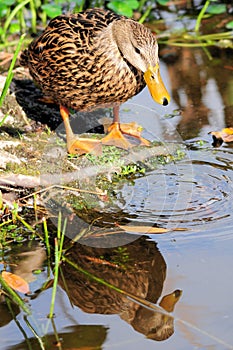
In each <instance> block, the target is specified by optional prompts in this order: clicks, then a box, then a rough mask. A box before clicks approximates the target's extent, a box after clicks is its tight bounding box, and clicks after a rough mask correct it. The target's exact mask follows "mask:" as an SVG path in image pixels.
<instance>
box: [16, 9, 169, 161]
mask: <svg viewBox="0 0 233 350" xmlns="http://www.w3.org/2000/svg"><path fill="white" fill-rule="evenodd" d="M20 61H21V65H23V66H26V67H28V68H29V71H30V74H31V76H32V77H33V79H34V81H35V83H36V84H37V85H39V87H40V88H41V90H42V92H43V94H44V95H45V96H46V97H47V98H50V99H51V100H52V101H54V102H56V103H58V104H59V105H60V112H61V116H62V118H63V121H64V125H65V129H66V138H67V148H68V152H69V153H79V154H82V153H87V152H91V151H93V152H94V151H95V149H96V147H97V148H98V145H99V144H108V145H116V146H118V147H122V148H125V149H127V148H129V147H131V146H132V145H131V144H130V142H129V141H128V140H127V137H125V136H124V134H126V135H130V136H134V137H136V138H137V139H139V140H140V142H141V143H142V144H145V145H148V144H149V142H148V141H147V140H145V139H144V138H142V137H141V135H140V132H139V131H138V129H137V128H135V130H134V128H130V127H128V126H127V125H126V124H120V121H119V105H120V104H121V103H122V102H125V101H127V100H128V99H129V98H131V97H133V96H134V95H136V94H138V93H139V92H140V91H141V90H142V89H143V88H144V87H145V85H146V84H147V86H148V88H149V90H150V93H151V95H152V97H153V99H154V100H155V101H156V102H158V103H160V104H162V105H164V106H166V105H167V104H168V102H169V100H170V97H169V94H168V92H167V90H166V88H165V86H164V84H163V82H162V79H161V77H160V72H159V59H158V44H157V41H156V38H155V36H154V35H153V34H152V33H151V31H150V30H149V29H148V28H146V27H145V26H144V25H142V24H139V23H138V22H136V21H134V20H132V19H129V18H127V17H124V16H120V15H117V14H115V13H113V12H111V11H108V10H103V9H97V8H95V9H89V10H86V11H83V12H80V13H77V14H66V15H61V16H58V17H56V18H54V19H52V20H51V21H50V23H49V24H48V26H47V28H46V29H45V30H44V32H43V33H42V34H41V35H40V36H39V37H38V38H36V39H35V40H34V41H32V43H31V44H30V45H29V47H28V49H26V50H24V51H23V52H22V54H21V58H20ZM103 106H112V107H113V117H114V119H113V124H112V125H111V126H110V127H109V130H108V134H107V135H106V136H105V137H103V138H102V140H93V139H89V138H80V137H78V135H74V134H73V132H72V129H71V126H70V122H69V110H68V108H72V109H74V110H77V111H87V110H91V109H95V108H97V107H103Z"/></svg>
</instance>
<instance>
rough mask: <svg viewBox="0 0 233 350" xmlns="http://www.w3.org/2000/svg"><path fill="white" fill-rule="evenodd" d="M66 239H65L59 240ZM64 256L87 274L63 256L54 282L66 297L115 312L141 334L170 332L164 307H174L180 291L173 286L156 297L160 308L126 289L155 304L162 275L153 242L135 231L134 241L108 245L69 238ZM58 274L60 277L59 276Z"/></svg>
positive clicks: (93, 309)
mask: <svg viewBox="0 0 233 350" xmlns="http://www.w3.org/2000/svg"><path fill="white" fill-rule="evenodd" d="M70 244H71V241H70V240H68V239H67V240H66V243H65V246H66V247H67V246H69V245H70ZM67 258H68V259H69V261H71V262H72V263H73V264H76V265H77V266H78V267H79V268H80V269H82V270H85V271H86V272H87V273H88V274H89V277H87V275H85V274H84V273H83V272H80V271H79V270H77V269H75V268H74V266H72V265H70V264H69V263H68V262H65V263H63V264H62V266H61V269H62V274H60V279H59V283H60V285H61V286H62V288H63V289H64V290H66V292H67V293H68V295H69V298H70V300H71V302H72V303H73V304H74V305H76V306H78V307H79V308H80V309H82V310H83V311H84V312H87V313H96V314H109V315H110V314H111V315H112V314H118V315H119V316H120V317H121V318H122V319H123V320H124V321H126V322H127V323H129V324H131V325H132V327H133V328H134V329H135V330H136V331H137V332H140V333H142V334H144V335H145V336H146V337H148V338H150V339H154V340H157V341H161V340H165V339H167V338H169V337H170V336H171V335H172V334H173V333H174V318H173V317H172V316H169V315H168V313H167V312H171V311H173V309H174V306H175V304H176V302H177V301H178V300H179V298H180V295H181V291H180V290H176V291H174V292H172V293H171V294H169V295H166V296H164V297H163V298H162V300H161V301H160V306H161V307H162V308H163V309H164V310H166V313H164V314H163V313H162V312H160V311H159V309H158V310H157V311H155V310H153V309H151V308H148V307H145V306H143V305H142V304H140V303H139V302H135V301H134V300H132V299H131V298H129V297H128V296H127V295H126V294H130V295H134V296H135V297H136V298H139V299H142V300H147V301H148V302H151V303H153V304H156V303H157V302H158V300H159V298H160V297H161V294H162V290H163V284H164V281H165V278H166V263H165V260H164V258H163V256H162V255H161V253H160V251H159V250H158V248H157V244H156V243H155V242H153V241H149V240H148V239H147V237H145V236H141V237H140V238H139V239H136V240H135V241H133V242H131V243H129V244H127V245H124V246H121V247H114V248H95V247H90V246H85V245H83V244H79V243H73V244H71V247H70V248H69V249H68V250H67ZM91 275H92V276H95V277H98V278H100V279H102V280H104V281H106V282H108V283H110V284H111V285H113V286H115V287H117V288H119V289H121V290H123V291H124V292H126V294H122V293H120V292H118V291H116V290H114V289H112V288H110V287H108V286H106V285H104V284H101V283H100V282H98V281H95V280H93V278H91V277H90V276H91ZM61 276H62V277H61Z"/></svg>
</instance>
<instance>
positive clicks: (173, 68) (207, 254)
mask: <svg viewBox="0 0 233 350" xmlns="http://www.w3.org/2000/svg"><path fill="white" fill-rule="evenodd" d="M176 55H177V56H176V60H175V61H174V62H173V63H172V64H171V63H170V64H168V65H165V64H164V63H162V64H161V71H162V72H161V73H162V76H164V80H165V83H166V85H167V87H168V90H169V91H171V92H172V99H171V104H170V105H169V106H168V107H166V108H164V107H159V106H157V105H155V104H154V102H153V101H152V99H151V97H150V96H149V93H148V91H147V90H146V89H145V90H144V91H143V92H142V93H141V94H140V95H138V96H136V97H135V98H134V99H133V100H131V101H129V102H128V103H126V104H125V105H123V106H122V109H121V116H122V117H121V119H122V121H124V122H128V121H133V120H136V119H137V121H138V123H139V124H141V125H142V126H143V127H144V128H145V132H144V136H145V137H146V138H148V139H151V140H153V139H156V140H159V141H161V142H163V143H164V145H165V147H169V146H167V145H168V144H169V142H173V143H174V142H175V143H177V144H182V145H183V147H184V149H185V154H186V156H185V157H184V159H182V160H180V161H177V162H175V163H170V164H167V165H161V166H159V167H158V169H156V170H154V171H151V172H148V174H147V175H146V176H143V177H139V178H137V179H136V180H135V183H134V186H132V184H128V183H125V185H124V186H123V187H122V188H121V190H120V192H119V193H118V194H117V195H116V198H117V196H118V197H119V198H118V199H119V207H118V211H116V213H115V215H116V217H117V215H119V218H120V216H122V215H123V214H122V213H124V218H125V219H127V223H128V224H130V225H148V226H149V227H152V226H154V225H156V226H161V227H164V228H171V229H173V228H183V231H171V232H169V233H166V234H159V235H153V234H150V233H147V235H146V236H140V235H132V234H131V236H130V239H129V243H128V245H123V246H122V249H119V247H117V246H114V244H113V247H110V248H101V247H89V246H85V245H81V244H80V245H79V244H76V245H74V247H72V249H71V250H70V255H69V258H70V259H71V260H72V261H73V262H75V263H76V264H78V265H79V266H81V267H82V268H83V269H86V270H87V271H89V273H90V274H93V275H95V276H97V277H100V278H103V279H104V280H106V281H108V282H109V283H112V284H113V285H115V286H117V287H119V288H121V289H122V290H125V291H126V292H127V293H128V294H129V293H130V294H131V295H134V296H138V297H140V298H142V299H146V300H148V301H150V302H151V303H153V304H159V303H160V301H161V299H162V297H164V296H166V295H168V294H170V293H171V292H173V291H175V290H182V295H181V297H180V299H179V300H178V301H177V303H176V305H175V309H174V311H173V313H171V315H172V316H173V317H174V319H173V318H171V317H169V315H162V314H161V313H159V311H160V309H156V310H152V309H147V308H145V307H144V306H143V305H141V304H140V303H136V302H135V301H133V300H132V299H129V298H127V297H125V296H124V295H121V294H119V293H118V292H116V291H114V290H111V289H108V288H107V287H106V286H103V285H101V284H98V283H97V282H93V281H92V280H91V279H88V278H86V277H85V276H84V275H83V274H82V273H80V272H78V271H74V270H72V269H71V268H70V267H69V266H68V265H67V264H66V265H65V266H64V267H63V274H64V277H65V280H66V284H67V286H66V288H67V289H68V290H69V298H70V301H71V302H72V303H73V305H74V307H73V308H72V307H71V304H70V301H69V298H68V296H67V293H66V291H65V290H66V288H65V286H64V283H63V281H62V280H60V281H59V285H60V286H59V289H58V293H57V299H56V306H55V318H54V327H55V328H56V331H57V333H58V334H59V337H60V338H61V348H62V349H118V350H125V349H132V350H133V349H134V350H135V349H138V350H139V349H146V350H148V349H155V348H156V349H166V350H170V349H179V350H186V349H214V350H217V349H233V331H232V330H233V318H232V314H233V269H232V266H233V171H232V166H233V148H232V145H231V144H223V145H222V146H221V147H220V148H214V147H213V146H212V138H211V135H209V134H208V133H209V132H211V131H216V130H221V128H223V127H226V126H233V113H232V111H233V90H232V87H233V76H232V70H230V69H229V67H230V66H231V65H232V61H231V60H230V56H228V55H227V54H224V53H221V54H220V56H219V55H218V56H217V57H216V58H215V59H214V60H213V61H212V62H210V61H208V59H207V57H206V56H205V53H204V52H203V51H202V50H199V49H197V50H188V49H183V50H179V51H178V53H176ZM231 68H232V66H231ZM174 111H175V112H174ZM122 198H124V200H123V201H121V200H120V199H122ZM122 203H123V204H122ZM108 210H109V208H108ZM109 215H110V216H111V215H113V214H109ZM122 242H125V241H122ZM68 243H69V242H68V241H67V242H66V244H68ZM125 247H127V248H125ZM124 249H127V250H124ZM7 259H8V261H9V262H12V263H13V262H14V261H17V264H18V267H14V266H13V265H12V272H15V273H17V274H19V275H22V277H24V278H26V279H27V280H29V282H31V283H30V288H31V290H32V291H35V290H36V289H38V288H40V287H41V285H42V283H43V282H44V281H45V279H46V276H47V271H46V263H45V252H44V249H43V247H41V246H40V245H39V244H37V243H34V244H31V245H28V244H27V243H25V244H23V245H22V247H21V248H20V251H18V250H17V249H16V248H15V249H14V248H13V249H12V251H11V252H9V254H8V256H7ZM100 259H104V261H105V264H103V263H100ZM39 266H44V267H45V271H44V272H43V273H42V274H41V275H39V276H35V275H34V274H33V273H32V272H31V271H32V270H34V269H36V268H38V267H39ZM50 301H51V289H48V290H46V291H44V292H43V293H41V294H40V295H39V296H38V297H37V298H35V299H34V300H30V306H31V307H32V310H33V313H32V316H29V317H28V321H29V322H30V324H31V325H32V327H33V329H34V330H35V332H36V333H37V334H38V335H39V336H43V335H45V334H46V335H47V337H46V339H47V340H46V341H47V345H46V349H57V347H56V346H55V345H54V342H55V337H54V329H53V328H52V326H51V324H50V323H49V322H48V319H47V315H48V313H49V308H50ZM15 314H18V316H17V320H12V317H11V316H10V315H9V314H8V312H7V311H6V310H5V309H4V306H2V311H1V315H2V316H1V319H2V320H1V321H0V326H1V328H0V339H1V342H0V343H1V345H0V348H1V349H4V350H5V349H8V350H10V349H11V350H13V349H29V348H30V347H28V345H27V341H26V340H25V338H28V339H30V342H31V344H33V345H32V346H31V348H32V349H40V347H39V343H38V340H37V339H36V337H35V334H34V335H33V333H32V330H30V329H29V327H27V325H26V323H25V320H24V319H23V315H22V314H19V310H17V308H16V310H15ZM32 338H34V340H32Z"/></svg>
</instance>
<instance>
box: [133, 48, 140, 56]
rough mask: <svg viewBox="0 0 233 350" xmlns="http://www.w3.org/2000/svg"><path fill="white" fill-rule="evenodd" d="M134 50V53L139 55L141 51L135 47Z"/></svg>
mask: <svg viewBox="0 0 233 350" xmlns="http://www.w3.org/2000/svg"><path fill="white" fill-rule="evenodd" d="M134 50H135V52H136V53H138V54H139V55H140V53H141V51H140V50H139V49H138V48H137V47H135V48H134Z"/></svg>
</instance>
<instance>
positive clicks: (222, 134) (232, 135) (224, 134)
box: [209, 127, 233, 147]
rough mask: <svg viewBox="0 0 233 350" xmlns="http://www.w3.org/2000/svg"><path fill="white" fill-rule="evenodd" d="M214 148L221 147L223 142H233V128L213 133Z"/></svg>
mask: <svg viewBox="0 0 233 350" xmlns="http://www.w3.org/2000/svg"><path fill="white" fill-rule="evenodd" d="M209 134H211V135H212V137H213V146H214V147H219V146H221V144H222V143H223V142H233V127H230V128H224V129H222V130H221V131H211V132H210V133H209Z"/></svg>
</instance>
